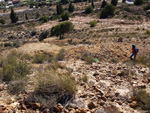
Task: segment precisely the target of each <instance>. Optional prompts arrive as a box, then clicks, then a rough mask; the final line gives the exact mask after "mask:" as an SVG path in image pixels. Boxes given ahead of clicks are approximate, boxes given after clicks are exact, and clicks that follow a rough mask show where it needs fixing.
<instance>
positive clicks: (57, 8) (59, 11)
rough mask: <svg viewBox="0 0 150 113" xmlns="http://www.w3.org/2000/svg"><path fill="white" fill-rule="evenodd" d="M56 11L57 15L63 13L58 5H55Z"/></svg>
mask: <svg viewBox="0 0 150 113" xmlns="http://www.w3.org/2000/svg"><path fill="white" fill-rule="evenodd" d="M56 10H57V15H61V13H62V12H63V11H64V10H63V8H62V6H61V4H60V3H57V6H56Z"/></svg>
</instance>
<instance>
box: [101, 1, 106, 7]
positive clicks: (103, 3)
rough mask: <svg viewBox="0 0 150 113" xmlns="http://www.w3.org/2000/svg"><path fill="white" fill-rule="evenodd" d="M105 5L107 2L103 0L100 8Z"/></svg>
mask: <svg viewBox="0 0 150 113" xmlns="http://www.w3.org/2000/svg"><path fill="white" fill-rule="evenodd" d="M106 5H107V2H106V1H105V0H103V2H102V5H101V8H104V7H105V6H106Z"/></svg>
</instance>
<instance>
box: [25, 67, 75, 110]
mask: <svg viewBox="0 0 150 113" xmlns="http://www.w3.org/2000/svg"><path fill="white" fill-rule="evenodd" d="M75 94H76V83H75V81H74V80H73V79H71V78H70V76H69V75H65V74H60V73H57V72H56V71H55V70H44V71H40V72H39V73H38V76H37V85H36V88H35V91H34V93H33V94H32V95H31V96H30V97H29V98H28V99H27V101H28V102H39V103H41V104H42V105H45V106H47V107H54V106H55V104H57V103H61V104H64V103H66V102H67V101H69V100H70V99H72V98H73V97H74V95H75Z"/></svg>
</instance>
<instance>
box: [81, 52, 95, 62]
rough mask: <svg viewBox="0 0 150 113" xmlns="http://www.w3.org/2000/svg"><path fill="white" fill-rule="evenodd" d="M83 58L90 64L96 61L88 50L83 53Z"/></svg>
mask: <svg viewBox="0 0 150 113" xmlns="http://www.w3.org/2000/svg"><path fill="white" fill-rule="evenodd" d="M81 59H82V60H84V61H85V62H86V63H88V64H92V63H93V62H94V57H93V56H92V55H91V54H90V53H88V52H87V51H86V52H84V53H83V55H82V57H81Z"/></svg>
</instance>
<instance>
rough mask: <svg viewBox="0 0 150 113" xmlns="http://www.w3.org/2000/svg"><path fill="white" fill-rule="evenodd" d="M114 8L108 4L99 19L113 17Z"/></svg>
mask: <svg viewBox="0 0 150 113" xmlns="http://www.w3.org/2000/svg"><path fill="white" fill-rule="evenodd" d="M114 12H115V7H114V6H113V5H111V4H108V5H106V6H105V7H104V9H103V10H102V12H101V14H100V18H108V17H109V16H111V17H112V16H114Z"/></svg>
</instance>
